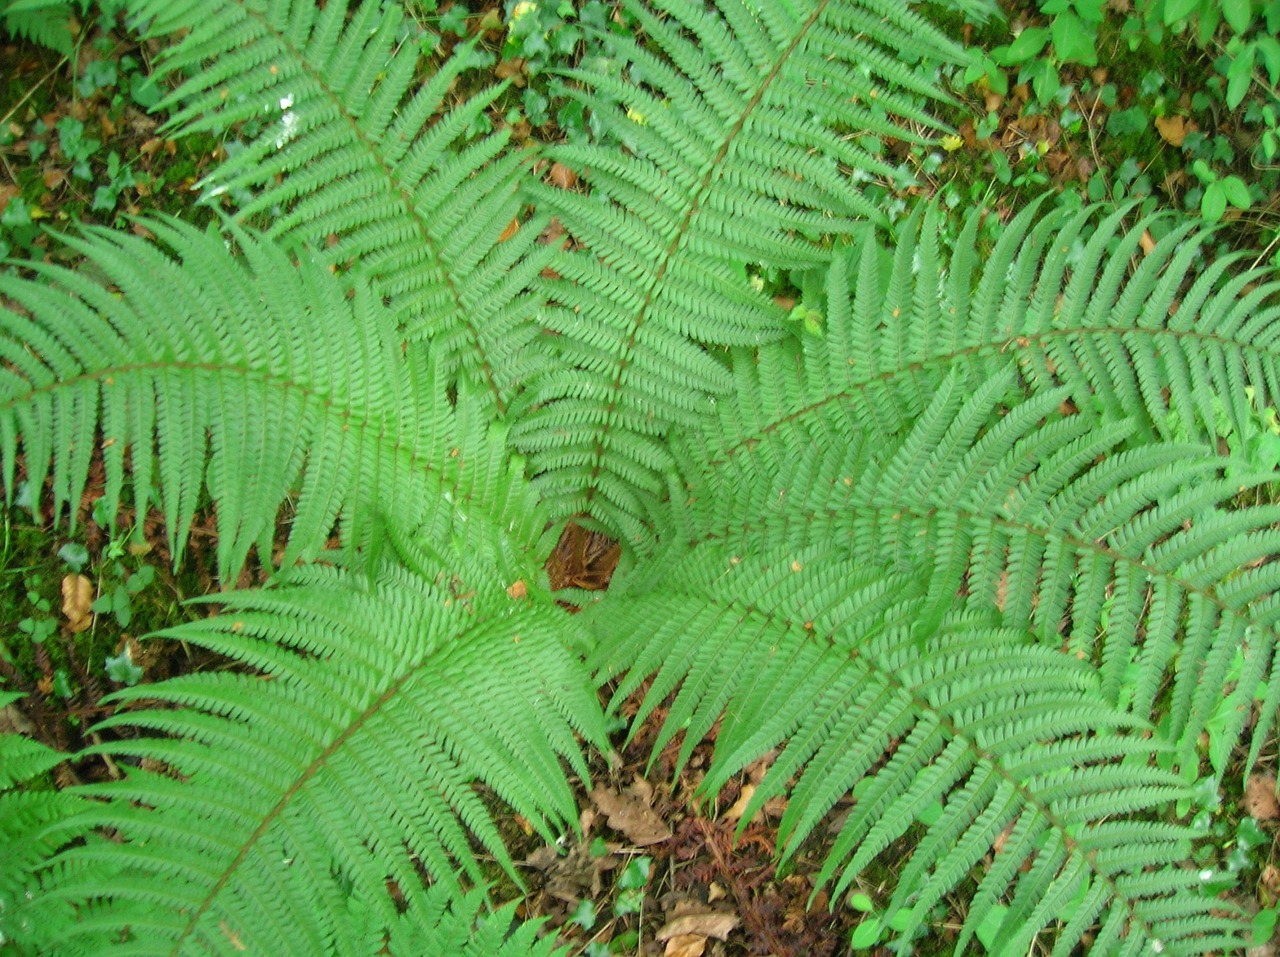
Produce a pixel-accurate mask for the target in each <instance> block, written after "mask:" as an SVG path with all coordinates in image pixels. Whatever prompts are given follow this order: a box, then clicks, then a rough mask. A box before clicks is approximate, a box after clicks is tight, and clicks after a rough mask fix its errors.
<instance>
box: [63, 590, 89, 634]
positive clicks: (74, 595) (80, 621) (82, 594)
mask: <svg viewBox="0 0 1280 957" xmlns="http://www.w3.org/2000/svg"><path fill="white" fill-rule="evenodd" d="M92 605H93V582H91V581H89V579H87V578H85V577H84V576H83V575H66V576H64V577H63V579H62V613H63V614H64V615H66V616H67V628H68V629H69V630H70V632H71V633H72V634H73V635H75V634H79V633H80V632H82V631H85V630H86V629H88V627H89V626H90V625H91V624H93V611H92V607H91V606H92Z"/></svg>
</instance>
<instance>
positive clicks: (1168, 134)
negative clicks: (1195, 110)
mask: <svg viewBox="0 0 1280 957" xmlns="http://www.w3.org/2000/svg"><path fill="white" fill-rule="evenodd" d="M1156 132H1157V133H1159V134H1160V138H1161V139H1162V140H1164V141H1165V142H1166V143H1168V144H1169V145H1170V146H1181V145H1182V141H1183V140H1185V139H1186V138H1187V121H1186V120H1185V119H1184V118H1183V117H1181V116H1157V117H1156Z"/></svg>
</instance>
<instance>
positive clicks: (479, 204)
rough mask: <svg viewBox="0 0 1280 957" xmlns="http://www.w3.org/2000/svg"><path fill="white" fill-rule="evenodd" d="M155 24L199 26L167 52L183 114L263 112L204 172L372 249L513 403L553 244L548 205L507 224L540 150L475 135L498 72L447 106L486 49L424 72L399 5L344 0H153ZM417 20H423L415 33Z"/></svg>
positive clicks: (208, 125) (460, 352) (289, 222)
mask: <svg viewBox="0 0 1280 957" xmlns="http://www.w3.org/2000/svg"><path fill="white" fill-rule="evenodd" d="M132 9H133V13H134V15H135V16H137V17H140V18H146V19H151V20H152V28H151V32H152V33H153V34H161V33H170V32H175V31H189V32H187V33H186V35H185V36H184V37H183V38H182V39H181V41H180V42H178V44H177V45H176V46H174V47H172V48H170V49H169V50H168V51H167V53H166V55H165V57H164V58H163V60H162V66H161V73H162V75H177V76H184V77H186V79H185V80H184V81H183V82H182V84H181V85H180V86H179V87H178V89H177V90H176V91H175V92H174V93H173V94H172V95H170V96H169V97H168V98H167V99H166V100H165V101H164V102H163V103H161V104H160V107H159V108H161V109H163V108H170V109H172V110H174V112H173V115H172V117H171V119H170V120H169V123H168V128H169V129H176V130H181V131H184V132H194V131H212V132H215V133H219V134H223V133H226V132H228V131H231V130H233V129H235V130H238V129H240V128H241V127H240V126H239V125H238V124H245V123H249V124H252V126H251V127H250V129H260V132H257V133H256V134H255V135H253V136H252V137H251V138H250V139H249V140H248V142H239V143H237V144H236V145H237V146H238V147H239V149H237V150H236V152H235V153H234V154H233V155H231V156H230V158H229V159H228V160H227V161H226V162H224V163H223V164H221V165H220V166H219V167H218V168H217V169H216V170H215V171H214V172H213V173H212V174H211V175H210V177H209V179H208V180H207V181H206V183H205V187H206V195H207V196H208V197H210V198H217V197H221V196H225V195H230V196H234V197H245V196H246V194H248V198H246V199H244V201H243V202H241V203H240V213H239V215H240V217H241V218H242V219H246V220H248V221H249V222H254V221H257V220H260V219H266V220H267V221H269V224H270V225H269V232H270V235H272V236H274V237H276V238H280V239H285V240H288V241H291V242H295V243H296V242H298V241H301V242H304V243H307V244H309V245H311V246H313V247H314V248H315V249H318V250H323V253H322V255H323V257H324V259H325V261H326V262H328V263H329V264H331V265H333V266H335V267H337V268H341V269H347V268H350V267H352V266H357V267H358V268H359V270H360V271H361V272H362V273H363V274H364V275H365V276H366V277H367V278H368V279H369V280H370V281H371V282H372V283H373V284H374V286H375V288H376V289H377V290H378V292H379V293H380V294H382V295H384V296H386V297H388V299H389V301H390V305H391V309H392V312H393V314H394V316H395V319H396V322H397V323H398V324H399V326H400V327H401V329H402V330H403V332H404V334H405V335H406V336H407V337H409V338H411V339H423V338H430V339H431V343H432V349H433V351H434V352H435V353H436V355H437V360H438V361H439V362H440V363H441V366H442V368H445V369H446V371H452V368H453V367H454V366H455V365H460V366H461V367H462V368H464V369H466V370H467V372H468V373H469V374H471V375H473V376H474V377H475V378H476V379H477V380H478V381H479V382H480V383H481V384H482V385H483V386H484V389H485V393H487V394H488V396H489V399H490V402H491V403H492V404H493V406H494V407H496V408H497V409H498V410H502V409H503V408H505V406H506V404H507V403H508V402H509V401H510V400H511V397H512V394H513V392H514V390H515V389H516V388H517V387H518V385H519V383H520V382H521V381H522V380H523V379H525V378H527V377H528V376H530V375H532V374H533V373H534V372H535V371H536V370H537V369H538V368H539V367H540V362H541V360H542V358H543V355H544V353H543V352H542V351H541V350H539V349H538V348H536V347H535V342H534V340H535V339H536V337H537V335H538V332H539V330H538V328H537V327H536V325H534V324H533V323H532V322H530V318H531V316H533V314H534V313H535V312H536V311H537V308H538V305H539V301H538V300H535V299H534V298H532V297H531V295H530V294H529V292H528V286H529V284H530V283H531V282H532V281H533V280H534V279H535V278H536V277H537V275H538V273H539V272H540V270H541V269H542V268H543V266H544V265H545V260H546V258H547V257H548V256H549V255H550V254H551V250H550V248H549V247H540V246H538V245H537V243H536V241H537V237H538V234H539V232H540V230H541V225H542V223H543V221H544V220H539V219H535V220H534V221H531V222H529V223H526V224H525V226H524V228H523V229H521V230H520V231H519V232H517V233H516V234H515V235H514V236H511V237H510V238H509V239H507V240H506V241H503V239H502V237H503V234H504V232H505V231H506V230H507V228H508V226H509V225H510V224H511V223H512V222H513V220H515V219H516V217H517V214H518V212H519V210H520V208H521V202H522V201H521V199H520V198H519V197H518V196H517V186H518V183H519V181H520V179H521V178H522V176H523V175H524V174H525V172H526V170H527V166H528V161H527V158H525V157H522V156H521V155H520V154H519V153H517V152H515V151H512V150H509V149H507V147H508V140H509V136H508V134H507V133H505V132H501V133H494V134H491V135H488V136H484V137H482V138H479V139H475V140H470V139H469V138H468V136H469V134H468V130H469V129H470V128H471V127H472V126H473V125H474V124H476V123H477V122H478V121H480V120H482V119H483V116H484V112H485V110H486V109H487V108H489V107H490V106H491V104H492V102H493V100H494V98H495V97H496V96H497V95H498V93H500V92H501V90H502V87H501V86H497V87H493V88H491V89H489V90H488V91H486V92H483V93H480V94H478V95H476V96H474V97H472V98H471V99H469V100H466V101H465V102H463V103H462V104H460V105H458V106H456V107H453V108H451V109H448V110H446V99H447V98H448V97H449V96H450V91H451V90H452V89H453V87H454V85H455V84H456V83H457V82H458V78H459V75H460V74H462V73H463V72H464V71H465V70H466V69H467V67H468V65H469V64H470V62H471V58H470V57H469V56H467V55H464V54H465V53H466V52H467V51H466V50H465V49H464V50H460V51H458V52H457V53H456V54H455V55H454V56H452V57H450V58H449V59H448V60H447V61H446V62H445V63H444V64H443V65H442V66H441V67H440V68H439V69H438V70H437V71H436V72H435V73H434V75H433V76H432V77H431V78H430V79H429V80H428V81H427V82H425V83H422V82H421V81H420V78H419V73H420V70H419V47H418V44H417V42H415V40H416V38H415V37H414V36H413V35H412V31H411V30H410V28H409V26H408V25H407V24H406V23H405V20H404V14H403V11H402V10H401V8H400V7H399V6H398V5H395V4H377V3H362V4H355V5H354V6H351V5H348V4H347V3H346V2H342V0H338V2H332V3H326V4H323V5H317V4H315V3H314V2H312V0H254V2H250V3H243V2H232V0H220V2H217V3H209V2H206V0H185V2H180V3H174V2H171V0H163V2H160V0H139V2H137V3H135V4H133V6H132ZM406 31H408V32H409V35H408V36H407V37H406Z"/></svg>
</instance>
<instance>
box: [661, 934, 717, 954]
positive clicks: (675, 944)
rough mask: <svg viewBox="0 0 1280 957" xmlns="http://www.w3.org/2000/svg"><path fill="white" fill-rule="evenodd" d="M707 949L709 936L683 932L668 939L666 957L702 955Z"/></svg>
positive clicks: (664, 952)
mask: <svg viewBox="0 0 1280 957" xmlns="http://www.w3.org/2000/svg"><path fill="white" fill-rule="evenodd" d="M706 949H707V938H705V937H700V936H698V935H697V934H681V935H680V936H679V937H672V938H671V939H670V940H668V941H667V949H666V950H664V951H663V954H664V955H665V957H702V954H703V952H704V951H705V950H706Z"/></svg>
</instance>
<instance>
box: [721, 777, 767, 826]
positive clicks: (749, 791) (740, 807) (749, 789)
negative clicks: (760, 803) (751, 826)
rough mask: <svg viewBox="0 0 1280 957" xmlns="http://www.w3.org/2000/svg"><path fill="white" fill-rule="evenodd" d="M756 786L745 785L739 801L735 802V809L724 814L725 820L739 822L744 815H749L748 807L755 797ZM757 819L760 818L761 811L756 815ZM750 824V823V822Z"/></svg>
mask: <svg viewBox="0 0 1280 957" xmlns="http://www.w3.org/2000/svg"><path fill="white" fill-rule="evenodd" d="M755 793H756V786H755V785H754V784H744V785H743V786H742V791H741V792H739V794H738V800H736V801H734V802H733V807H731V808H729V810H727V811H725V812H724V820H726V821H737V820H740V819H741V818H742V815H744V814H746V813H747V805H748V804H750V803H751V799H752V798H753V797H754V796H755ZM755 816H756V817H759V816H760V811H759V810H757V811H756V813H755ZM748 823H750V822H748Z"/></svg>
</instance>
